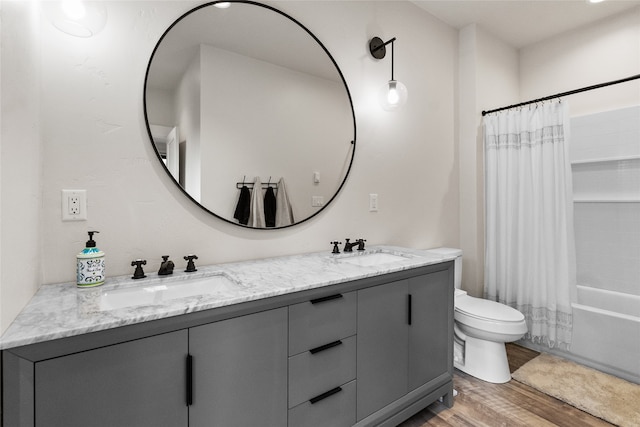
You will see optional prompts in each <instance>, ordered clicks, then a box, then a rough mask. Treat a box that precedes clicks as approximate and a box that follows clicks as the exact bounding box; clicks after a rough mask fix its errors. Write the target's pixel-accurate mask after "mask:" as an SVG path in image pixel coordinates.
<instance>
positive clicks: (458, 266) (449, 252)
mask: <svg viewBox="0 0 640 427" xmlns="http://www.w3.org/2000/svg"><path fill="white" fill-rule="evenodd" d="M427 252H430V253H432V254H436V255H440V256H443V257H452V256H454V257H456V258H455V260H454V261H453V262H454V269H453V281H454V284H455V286H456V289H460V288H461V287H462V249H456V248H434V249H428V250H427Z"/></svg>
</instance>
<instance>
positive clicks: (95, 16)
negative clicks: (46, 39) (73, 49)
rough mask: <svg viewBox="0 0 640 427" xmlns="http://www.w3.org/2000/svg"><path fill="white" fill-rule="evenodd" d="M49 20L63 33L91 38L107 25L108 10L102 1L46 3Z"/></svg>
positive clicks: (45, 7) (45, 8)
mask: <svg viewBox="0 0 640 427" xmlns="http://www.w3.org/2000/svg"><path fill="white" fill-rule="evenodd" d="M42 3H43V9H44V12H45V15H46V16H47V19H49V21H50V22H51V23H52V24H53V26H54V27H56V28H57V29H58V30H60V31H62V32H63V33H66V34H69V35H71V36H76V37H91V36H93V35H95V34H97V33H98V32H100V31H101V30H102V29H103V28H104V26H105V24H106V23H107V9H106V7H105V6H104V4H103V2H102V1H90V2H89V1H83V0H61V1H44V2H42Z"/></svg>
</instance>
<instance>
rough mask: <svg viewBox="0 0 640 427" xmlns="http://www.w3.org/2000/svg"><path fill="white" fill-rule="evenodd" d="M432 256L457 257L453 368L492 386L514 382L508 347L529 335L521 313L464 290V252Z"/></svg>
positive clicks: (444, 251)
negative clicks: (508, 344)
mask: <svg viewBox="0 0 640 427" xmlns="http://www.w3.org/2000/svg"><path fill="white" fill-rule="evenodd" d="M429 252H432V253H436V254H440V255H446V256H455V257H456V258H455V261H454V262H455V270H454V280H455V287H456V290H455V310H454V320H455V322H454V333H455V336H454V352H453V364H454V366H455V367H456V368H458V369H460V370H461V371H463V372H466V373H467V374H469V375H472V376H474V377H476V378H479V379H481V380H484V381H488V382H491V383H506V382H507V381H509V380H510V379H511V373H510V372H509V363H508V362H507V351H506V348H505V345H504V344H505V343H507V342H512V341H517V340H519V339H520V338H522V337H523V336H524V334H526V333H527V324H526V322H525V320H524V315H523V314H522V313H520V312H519V311H518V310H516V309H514V308H511V307H509V306H506V305H504V304H500V303H498V302H495V301H489V300H485V299H482V298H474V297H472V296H470V295H467V292H465V291H463V290H462V289H460V287H461V284H462V251H461V250H460V249H452V248H437V249H431V250H429Z"/></svg>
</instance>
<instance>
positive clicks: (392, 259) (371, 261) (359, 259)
mask: <svg viewBox="0 0 640 427" xmlns="http://www.w3.org/2000/svg"><path fill="white" fill-rule="evenodd" d="M410 258H412V257H411V256H405V255H399V254H391V253H388V252H373V253H363V254H354V255H350V256H345V257H342V258H337V260H338V261H339V262H345V263H347V264H353V265H359V266H361V267H369V266H372V265H381V264H393V263H396V262H400V261H406V260H407V259H410Z"/></svg>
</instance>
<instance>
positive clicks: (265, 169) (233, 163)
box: [187, 46, 354, 221]
mask: <svg viewBox="0 0 640 427" xmlns="http://www.w3.org/2000/svg"><path fill="white" fill-rule="evenodd" d="M200 52H201V67H202V69H201V73H200V74H201V76H202V77H201V80H202V91H201V94H202V95H201V109H202V112H201V116H202V120H201V123H202V125H201V127H200V129H201V136H200V137H201V162H202V165H203V167H202V182H201V186H202V193H201V194H202V199H201V201H202V204H203V205H204V206H206V207H207V208H208V209H210V210H211V211H213V212H215V213H216V214H218V215H221V216H222V217H223V218H226V219H228V220H231V221H235V220H234V219H233V213H234V210H235V204H236V202H237V200H238V194H239V190H238V189H237V188H236V183H237V182H239V181H242V180H243V177H245V176H246V179H247V181H248V182H252V181H253V178H254V177H255V176H259V177H261V179H262V182H263V183H266V182H268V180H269V178H270V177H271V178H272V179H271V181H272V182H273V183H274V184H275V183H277V182H278V180H279V179H280V178H281V177H282V178H284V179H285V183H286V188H287V193H288V195H289V199H290V200H291V205H292V210H293V217H294V218H297V219H298V220H300V219H304V218H307V217H309V216H311V215H312V214H314V213H315V212H316V211H317V210H318V208H317V207H312V206H311V198H312V196H323V197H324V200H327V201H328V200H329V199H330V198H331V197H332V196H333V194H334V193H335V191H336V189H337V188H338V187H339V186H340V183H341V182H342V180H343V179H344V176H345V173H346V171H345V170H343V169H342V168H343V166H344V164H345V162H346V163H347V164H348V159H349V157H350V153H351V149H352V144H351V143H350V141H351V140H352V139H353V134H354V133H353V119H352V114H351V106H350V105H349V98H348V96H347V95H346V93H345V90H344V84H343V83H342V81H341V80H339V79H338V80H328V79H325V78H320V77H317V76H312V75H310V74H306V73H302V72H299V71H295V70H292V69H287V68H283V67H281V66H278V65H274V64H271V63H268V62H265V61H261V60H257V59H254V58H250V57H247V56H244V55H239V54H237V53H232V52H229V51H225V50H222V49H217V48H214V47H212V46H201V47H200ZM319 53H320V54H323V55H324V52H319ZM325 57H326V55H325ZM326 60H327V62H330V60H329V58H328V57H326ZM336 77H338V73H336ZM220 82H224V84H220ZM221 99H222V100H224V101H222V102H221ZM266 105H268V106H269V107H268V108H269V111H273V112H276V114H268V113H267V114H265V112H266V111H265V106H266ZM188 143H189V141H188V140H187V144H188ZM187 147H188V145H187ZM314 171H318V172H319V173H320V177H321V179H320V183H319V184H317V185H316V184H314V183H313V179H312V177H313V172H314Z"/></svg>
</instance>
